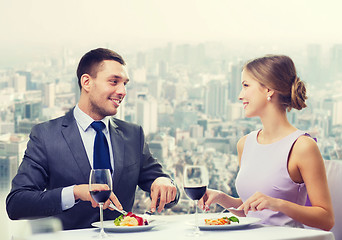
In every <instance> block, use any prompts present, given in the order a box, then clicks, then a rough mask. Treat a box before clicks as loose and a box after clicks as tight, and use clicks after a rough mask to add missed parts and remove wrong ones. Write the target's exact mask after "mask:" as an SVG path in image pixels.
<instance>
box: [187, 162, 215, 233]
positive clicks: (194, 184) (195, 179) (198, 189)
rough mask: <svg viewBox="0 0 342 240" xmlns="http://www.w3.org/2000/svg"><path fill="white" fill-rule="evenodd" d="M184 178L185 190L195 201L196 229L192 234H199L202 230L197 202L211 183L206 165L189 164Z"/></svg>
mask: <svg viewBox="0 0 342 240" xmlns="http://www.w3.org/2000/svg"><path fill="white" fill-rule="evenodd" d="M183 178H184V179H183V181H184V182H183V186H184V191H185V193H186V195H188V197H189V198H191V199H192V200H193V201H194V203H195V231H194V232H193V233H191V235H192V236H198V235H200V234H201V232H200V230H199V227H198V214H197V202H198V200H200V199H201V198H202V197H203V195H204V194H205V192H206V190H207V186H208V184H209V176H208V171H207V169H206V168H205V167H204V166H200V165H187V166H185V168H184V174H183Z"/></svg>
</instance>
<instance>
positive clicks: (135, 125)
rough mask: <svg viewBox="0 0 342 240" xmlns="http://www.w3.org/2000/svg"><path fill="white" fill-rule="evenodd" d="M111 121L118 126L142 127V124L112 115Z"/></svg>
mask: <svg viewBox="0 0 342 240" xmlns="http://www.w3.org/2000/svg"><path fill="white" fill-rule="evenodd" d="M111 121H112V124H113V125H114V126H115V127H118V128H140V125H138V124H135V123H132V122H127V121H124V120H121V119H118V118H115V117H112V118H111Z"/></svg>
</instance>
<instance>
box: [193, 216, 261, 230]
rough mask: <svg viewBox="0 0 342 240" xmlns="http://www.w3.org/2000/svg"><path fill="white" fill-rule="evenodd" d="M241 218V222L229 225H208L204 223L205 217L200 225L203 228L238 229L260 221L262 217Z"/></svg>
mask: <svg viewBox="0 0 342 240" xmlns="http://www.w3.org/2000/svg"><path fill="white" fill-rule="evenodd" d="M210 219H215V217H213V218H212V217H210ZM238 219H239V220H240V222H239V223H236V222H231V223H230V224H227V225H206V224H205V223H204V219H202V220H200V221H199V222H200V224H199V225H198V227H199V228H200V229H201V230H229V229H238V228H244V227H247V226H249V225H251V224H254V223H258V222H259V221H260V218H254V217H238Z"/></svg>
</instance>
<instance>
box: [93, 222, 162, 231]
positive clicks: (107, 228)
mask: <svg viewBox="0 0 342 240" xmlns="http://www.w3.org/2000/svg"><path fill="white" fill-rule="evenodd" d="M91 225H92V226H93V227H97V228H101V223H100V222H94V223H92V224H91ZM155 226H157V224H156V223H155V221H151V222H149V224H148V225H142V226H116V225H115V224H114V220H107V221H103V228H104V230H105V231H108V232H141V231H148V230H151V229H152V228H154V227H155Z"/></svg>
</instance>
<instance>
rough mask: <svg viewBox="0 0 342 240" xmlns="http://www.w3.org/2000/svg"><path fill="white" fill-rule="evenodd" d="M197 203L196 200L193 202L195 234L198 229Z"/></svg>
mask: <svg viewBox="0 0 342 240" xmlns="http://www.w3.org/2000/svg"><path fill="white" fill-rule="evenodd" d="M197 202H198V200H195V226H196V229H195V232H199V227H198V213H197Z"/></svg>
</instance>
